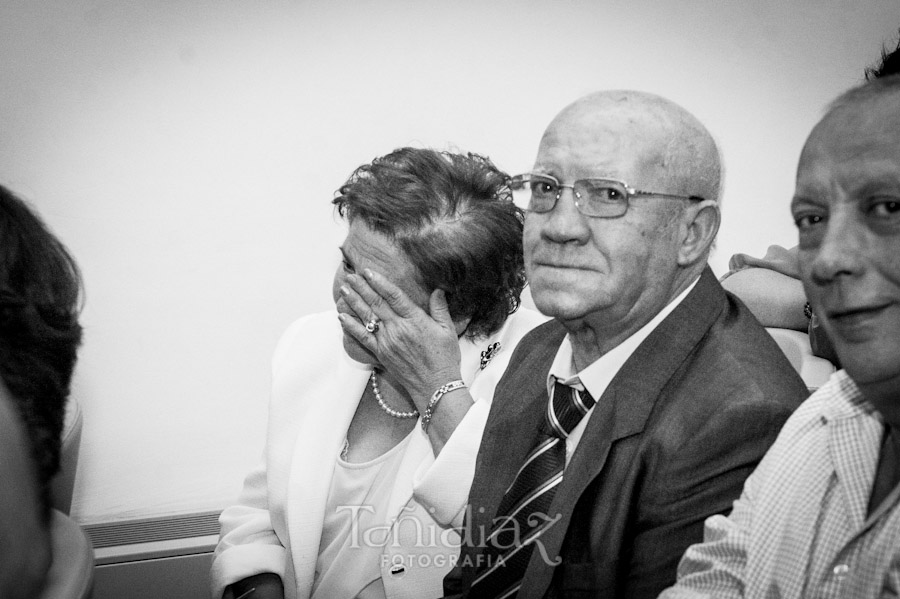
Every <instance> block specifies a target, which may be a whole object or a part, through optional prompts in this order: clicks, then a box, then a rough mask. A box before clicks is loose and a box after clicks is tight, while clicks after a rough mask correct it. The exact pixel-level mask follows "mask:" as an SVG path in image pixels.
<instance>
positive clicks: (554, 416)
mask: <svg viewBox="0 0 900 599" xmlns="http://www.w3.org/2000/svg"><path fill="white" fill-rule="evenodd" d="M595 403H596V402H595V401H594V398H593V397H591V394H590V393H588V392H587V390H585V391H579V390H578V389H576V388H575V387H569V386H568V385H563V384H562V383H559V382H558V383H556V384H555V385H554V386H553V397H552V398H551V400H550V402H549V403H548V404H547V421H548V423H549V425H550V430H551V431H552V432H553V434H554V435H556V436H557V437H559V438H561V439H565V438H566V437H568V436H569V433H571V432H572V429H573V428H575V427H576V426H577V425H578V423H579V422H581V419H582V418H583V417H584V415H585V414H587V413H588V410H590V409H591V408H593V407H594V404H595Z"/></svg>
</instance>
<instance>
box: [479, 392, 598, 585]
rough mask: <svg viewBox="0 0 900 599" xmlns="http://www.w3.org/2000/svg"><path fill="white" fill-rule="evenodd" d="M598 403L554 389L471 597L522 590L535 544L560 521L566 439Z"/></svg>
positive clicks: (508, 495)
mask: <svg viewBox="0 0 900 599" xmlns="http://www.w3.org/2000/svg"><path fill="white" fill-rule="evenodd" d="M594 403H595V402H594V399H593V398H592V397H591V396H590V394H589V393H588V392H587V391H578V390H577V389H575V388H574V387H568V386H566V385H563V384H562V383H556V384H555V385H554V387H553V396H552V397H551V398H550V401H549V402H547V414H546V418H545V419H544V423H543V426H542V427H541V435H539V437H538V444H537V447H535V448H534V449H532V450H531V453H529V454H528V457H527V458H525V463H524V464H523V465H522V467H521V468H519V472H518V473H517V474H516V477H515V479H514V480H513V483H512V484H511V485H510V487H509V488H508V489H507V490H506V494H505V495H504V496H503V499H502V500H501V502H500V507H499V508H498V509H497V517H496V518H495V519H494V525H493V527H492V528H491V535H490V536H489V537H488V540H487V542H486V545H485V547H484V549H483V554H484V556H485V557H484V558H483V561H481V562H480V563H481V564H482V566H481V568H480V569H479V571H478V573H477V575H476V577H475V580H474V582H473V583H472V588H471V589H470V591H469V597H472V598H473V599H475V598H478V599H488V598H491V599H505V598H509V597H515V595H516V593H518V592H519V587H520V586H521V585H522V577H523V576H524V575H525V569H526V567H527V566H528V560H529V559H530V558H531V553H532V552H533V551H534V545H535V541H536V540H537V539H538V537H540V535H541V534H543V533H544V531H546V530H547V529H548V528H550V526H551V525H552V524H553V523H554V522H556V518H554V517H552V516H551V515H550V514H549V510H550V504H551V503H552V502H553V496H554V495H555V494H556V489H557V487H559V484H560V483H561V482H562V477H563V470H564V469H565V467H566V437H568V436H569V433H571V432H572V429H574V428H575V426H576V425H577V424H578V423H579V422H580V421H581V419H582V417H584V415H585V414H587V412H588V410H590V409H591V408H592V407H593V406H594Z"/></svg>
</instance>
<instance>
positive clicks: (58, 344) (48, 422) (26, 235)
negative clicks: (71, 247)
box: [0, 185, 81, 517]
mask: <svg viewBox="0 0 900 599" xmlns="http://www.w3.org/2000/svg"><path fill="white" fill-rule="evenodd" d="M80 303H81V276H80V274H79V271H78V267H77V265H76V264H75V261H74V260H73V259H72V257H71V256H70V255H69V253H68V252H67V251H66V248H65V247H64V246H63V245H62V243H60V241H59V240H58V239H56V237H54V236H53V234H52V233H51V232H50V231H49V230H48V229H47V227H46V226H45V225H44V223H43V222H42V221H41V219H40V218H39V217H38V216H37V214H35V212H34V211H33V210H31V209H30V208H29V207H28V206H27V205H26V204H25V202H23V201H22V200H21V199H19V198H18V197H16V196H15V195H14V194H13V193H12V192H11V191H9V190H8V189H6V188H5V187H3V186H2V185H0V378H2V380H3V383H4V384H5V385H6V388H7V389H8V390H9V392H10V394H11V395H12V396H13V398H14V400H15V403H16V406H17V408H18V410H19V412H20V413H21V415H22V418H23V420H24V421H25V424H26V427H27V429H28V434H29V438H30V442H31V450H32V454H33V456H34V459H35V462H36V464H37V468H38V478H39V480H40V482H41V487H42V489H41V493H42V500H43V503H44V514H45V516H47V517H49V513H50V512H49V506H50V499H49V498H50V480H51V478H52V477H53V475H54V474H56V472H57V471H58V470H59V453H60V443H61V440H60V435H61V434H62V427H63V422H64V419H65V405H66V400H67V398H68V396H69V385H70V382H71V379H72V371H73V369H74V367H75V353H76V349H77V348H78V345H79V344H80V343H81V326H80V325H79V324H78V312H79V310H80Z"/></svg>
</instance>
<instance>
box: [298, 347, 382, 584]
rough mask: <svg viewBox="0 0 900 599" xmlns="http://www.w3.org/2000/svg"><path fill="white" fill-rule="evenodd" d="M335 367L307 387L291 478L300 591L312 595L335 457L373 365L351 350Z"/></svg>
mask: <svg viewBox="0 0 900 599" xmlns="http://www.w3.org/2000/svg"><path fill="white" fill-rule="evenodd" d="M335 366H336V368H335V369H334V371H332V372H330V373H329V374H328V376H325V377H321V378H319V379H317V380H316V381H315V382H314V383H313V384H311V385H310V386H309V387H307V388H306V389H305V390H304V395H305V396H306V401H307V402H309V403H308V406H307V409H306V410H305V412H306V413H305V415H304V422H303V425H302V427H301V430H300V431H299V432H298V435H297V440H296V444H295V446H294V453H293V459H292V463H291V474H290V477H289V479H288V485H289V488H288V492H287V505H286V508H285V511H286V513H287V527H288V530H289V531H290V547H291V553H292V560H293V566H294V575H295V578H296V581H297V596H298V597H300V598H305V597H308V596H309V594H310V592H311V589H312V583H313V579H314V577H315V571H316V559H317V557H318V554H319V542H320V540H321V537H322V523H323V522H324V519H325V504H326V501H327V500H328V493H329V491H330V489H331V477H332V475H333V472H334V464H335V458H336V457H337V455H338V454H339V453H340V451H341V446H342V445H343V443H344V439H345V437H346V434H347V429H348V428H349V427H350V421H351V420H352V419H353V415H354V414H355V413H356V408H357V405H358V404H359V398H360V397H361V396H362V393H363V390H364V389H365V386H366V381H367V380H368V377H369V372H370V370H369V369H368V368H367V367H365V366H363V365H362V364H358V363H356V362H353V361H352V360H350V358H349V357H347V356H346V355H345V354H344V355H343V359H342V360H340V361H339V363H338V364H337V365H335Z"/></svg>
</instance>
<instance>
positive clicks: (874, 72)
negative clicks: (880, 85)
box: [866, 32, 900, 81]
mask: <svg viewBox="0 0 900 599" xmlns="http://www.w3.org/2000/svg"><path fill="white" fill-rule="evenodd" d="M898 33H900V32H898ZM890 75H900V38H898V39H897V47H896V48H894V49H893V50H892V51H891V52H888V51H887V48H884V47H882V49H881V62H879V63H878V64H877V65H875V66H874V67H869V68H867V69H866V80H867V81H871V80H873V79H880V78H881V77H888V76H890Z"/></svg>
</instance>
